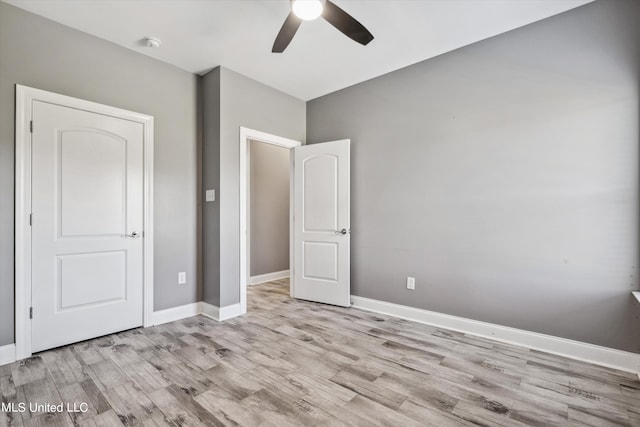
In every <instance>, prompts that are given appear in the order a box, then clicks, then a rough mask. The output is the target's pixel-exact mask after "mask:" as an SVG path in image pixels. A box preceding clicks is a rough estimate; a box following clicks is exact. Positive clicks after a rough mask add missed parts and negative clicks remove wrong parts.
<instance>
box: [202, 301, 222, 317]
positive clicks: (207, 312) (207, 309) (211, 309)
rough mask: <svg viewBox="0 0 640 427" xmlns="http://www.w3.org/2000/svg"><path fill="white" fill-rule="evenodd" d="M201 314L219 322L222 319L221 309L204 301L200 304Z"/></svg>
mask: <svg viewBox="0 0 640 427" xmlns="http://www.w3.org/2000/svg"><path fill="white" fill-rule="evenodd" d="M200 314H202V315H203V316H207V317H210V318H212V319H213V320H218V318H219V317H220V307H216V306H215V305H211V304H209V303H207V302H204V301H202V302H201V303H200Z"/></svg>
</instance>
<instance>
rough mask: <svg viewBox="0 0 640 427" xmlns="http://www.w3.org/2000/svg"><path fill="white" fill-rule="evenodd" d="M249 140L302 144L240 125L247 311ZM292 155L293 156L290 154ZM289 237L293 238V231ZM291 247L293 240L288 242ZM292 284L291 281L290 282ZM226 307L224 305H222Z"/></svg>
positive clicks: (242, 271)
mask: <svg viewBox="0 0 640 427" xmlns="http://www.w3.org/2000/svg"><path fill="white" fill-rule="evenodd" d="M249 140H253V141H259V142H265V143H267V144H272V145H277V146H280V147H285V148H289V149H292V148H294V147H298V146H301V145H302V142H300V141H294V140H293V139H288V138H283V137H281V136H277V135H271V134H269V133H266V132H261V131H259V130H254V129H249V128H245V127H240V235H239V236H238V239H239V240H240V312H239V314H244V313H246V312H247V285H248V283H249V277H250V272H249V265H250V262H249V258H250V252H249V251H250V246H249V245H250V240H249V239H250V237H249V232H250V231H249V218H248V216H249V209H248V207H249V190H250V189H249ZM291 157H293V156H291ZM289 176H290V177H292V176H293V161H291V163H290V172H289ZM291 205H292V206H291V208H290V212H289V222H290V223H293V204H291ZM289 234H290V239H293V233H289ZM290 246H291V247H293V241H291V242H290ZM290 286H291V287H293V286H294V283H293V281H292V282H291V284H290ZM223 308H226V307H223Z"/></svg>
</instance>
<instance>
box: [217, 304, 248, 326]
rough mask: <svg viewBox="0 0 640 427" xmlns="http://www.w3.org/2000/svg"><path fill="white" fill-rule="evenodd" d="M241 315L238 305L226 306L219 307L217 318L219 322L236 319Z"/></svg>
mask: <svg viewBox="0 0 640 427" xmlns="http://www.w3.org/2000/svg"><path fill="white" fill-rule="evenodd" d="M241 314H242V309H241V308H240V303H237V304H233V305H228V306H226V307H220V314H219V317H218V320H219V321H221V322H222V321H223V320H227V319H231V318H233V317H238V316H240V315H241Z"/></svg>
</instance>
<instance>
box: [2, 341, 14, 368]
mask: <svg viewBox="0 0 640 427" xmlns="http://www.w3.org/2000/svg"><path fill="white" fill-rule="evenodd" d="M15 361H16V345H15V344H8V345H3V346H0V366H2V365H7V364H9V363H13V362H15Z"/></svg>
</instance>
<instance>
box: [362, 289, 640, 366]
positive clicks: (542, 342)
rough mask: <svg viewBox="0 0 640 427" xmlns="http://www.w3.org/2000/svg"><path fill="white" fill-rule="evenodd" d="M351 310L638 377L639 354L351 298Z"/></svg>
mask: <svg viewBox="0 0 640 427" xmlns="http://www.w3.org/2000/svg"><path fill="white" fill-rule="evenodd" d="M351 303H352V306H353V307H354V308H359V309H361V310H367V311H372V312H375V313H380V314H387V315H389V316H393V317H398V318H401V319H406V320H411V321H414V322H418V323H424V324H427V325H432V326H437V327H441V328H445V329H450V330H453V331H457V332H462V333H466V334H471V335H476V336H479V337H483V338H489V339H492V340H496V341H500V342H504V343H507V344H513V345H517V346H521V347H527V348H531V349H535V350H540V351H544V352H546V353H551V354H556V355H559V356H564V357H568V358H571V359H575V360H580V361H583V362H588V363H593V364H595V365H600V366H605V367H608V368H614V369H619V370H622V371H627V372H633V373H636V374H637V373H640V354H636V353H630V352H626V351H622V350H616V349H612V348H608V347H601V346H598V345H593V344H588V343H583V342H580V341H573V340H569V339H565V338H559V337H554V336H551V335H545V334H539V333H536V332H530V331H525V330H522V329H515V328H510V327H507V326H501V325H495V324H493V323H486V322H480V321H477V320H471V319H466V318H464V317H457V316H451V315H448V314H443V313H437V312H434V311H428V310H422V309H419V308H414V307H408V306H404V305H399V304H393V303H389V302H384V301H378V300H374V299H369V298H363V297H358V296H355V295H352V296H351Z"/></svg>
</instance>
